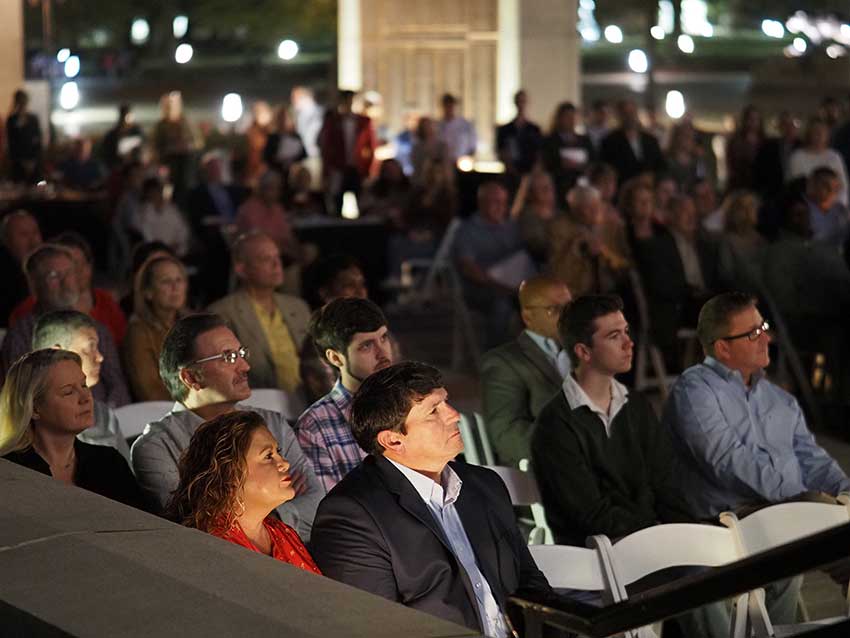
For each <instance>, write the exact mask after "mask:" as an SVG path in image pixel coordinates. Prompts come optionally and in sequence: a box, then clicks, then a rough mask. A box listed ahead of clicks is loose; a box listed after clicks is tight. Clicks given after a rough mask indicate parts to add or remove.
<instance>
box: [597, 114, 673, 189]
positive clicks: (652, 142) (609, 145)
mask: <svg viewBox="0 0 850 638" xmlns="http://www.w3.org/2000/svg"><path fill="white" fill-rule="evenodd" d="M640 144H641V149H642V151H643V157H642V158H641V159H638V158H637V157H636V156H635V152H634V151H633V150H632V145H631V144H629V138H628V137H626V134H625V133H624V132H623V129H620V128H618V129H615V130H613V131H611V132H610V133H609V134H608V135H606V136H605V139H603V140H602V145H601V146H600V150H599V155H600V158H601V159H602V161H603V162H607V163H608V164H610V165H611V166H613V167H614V168H615V169H617V176H618V177H617V182H618V183H619V184H623V183H624V182H625V181H626V180H628V179H630V178H632V177H634V176H635V175H638V174H640V173H643V172H645V171H652V172H653V173H656V174H657V173H660V172H663V171H664V170H665V169H666V168H667V161H666V160H665V159H664V155H662V154H661V148H660V147H659V146H658V140H657V139H655V136H654V135H652V134H650V133H647V132H646V131H641V132H640Z"/></svg>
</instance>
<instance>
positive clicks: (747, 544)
mask: <svg viewBox="0 0 850 638" xmlns="http://www.w3.org/2000/svg"><path fill="white" fill-rule="evenodd" d="M838 500H839V504H838V505H831V504H828V503H806V502H801V503H779V504H777V505H771V506H770V507H766V508H764V509H761V510H758V511H757V512H753V513H752V514H750V515H749V516H746V517H744V518H741V519H739V518H738V517H737V516H736V515H735V514H733V513H732V512H724V513H723V514H721V515H720V521H721V522H722V523H723V524H724V525H726V526H727V527H728V528H729V529H730V530H731V531H732V534H733V537H734V538H735V542H736V543H737V545H738V549H739V552H740V554H741V556H742V557H745V556H751V555H753V554H758V553H760V552H764V551H767V550H769V549H772V548H774V547H778V546H780V545H785V544H786V543H791V542H793V541H796V540H800V539H801V538H804V537H806V536H811V535H812V534H817V533H818V532H822V531H824V530H827V529H829V528H831V527H837V526H839V525H844V524H846V523H848V522H850V495H848V494H841V495H839V497H838ZM845 600H846V615H845V616H841V617H835V618H824V619H822V620H816V621H813V622H806V623H800V624H796V625H773V623H772V622H771V620H770V617H769V615H768V613H767V610H766V607H765V605H764V601H763V600H761V601H754V602H758V603H759V604H753V605H751V607H752V609H751V614H753V613H756V614H763V617H762V618H758V619H757V622H754V623H753V627H754V629H755V636H756V638H760V637H762V636H793V635H796V634H797V633H801V632H803V631H806V630H809V629H811V628H813V627H814V626H817V625H823V624H831V623H834V622H838V621H840V620H844V619H845V618H846V616H847V615H850V590H848V591H847V592H845Z"/></svg>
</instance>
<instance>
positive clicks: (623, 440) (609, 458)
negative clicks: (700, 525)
mask: <svg viewBox="0 0 850 638" xmlns="http://www.w3.org/2000/svg"><path fill="white" fill-rule="evenodd" d="M531 453H532V459H533V463H534V473H535V475H536V477H537V482H538V484H539V486H540V493H541V495H542V498H543V505H544V506H545V508H546V518H547V520H548V523H549V526H550V527H551V528H552V532H553V533H554V535H555V541H556V542H557V543H559V544H564V545H581V546H584V545H585V539H586V538H587V537H588V536H592V535H594V534H606V535H608V536H609V537H611V538H612V539H615V538H618V537H621V536H625V535H627V534H630V533H632V532H634V531H637V530H639V529H643V528H644V527H649V526H651V525H655V524H656V523H672V522H687V521H690V520H692V519H690V518H689V517H688V515H687V514H686V513H685V512H686V511H687V509H686V507H685V505H684V501H683V495H682V494H681V493H680V492H679V490H678V488H677V485H676V471H675V463H676V457H675V456H674V454H673V451H672V447H671V443H670V437H669V434H668V432H667V431H666V430H665V429H663V428H662V426H661V424H660V423H659V422H658V418H657V417H656V416H655V413H654V412H653V411H652V408H651V406H650V405H649V403H648V402H647V401H646V399H645V398H644V397H643V396H642V395H641V394H639V393H637V392H634V391H629V395H628V401H627V402H626V404H625V405H624V406H623V408H622V409H621V410H620V412H619V413H618V414H617V416H616V417H614V421H613V423H612V424H611V438H610V439H609V438H608V436H607V435H606V433H605V425H604V424H603V423H602V420H601V419H600V418H599V417H598V416H597V415H596V414H594V413H593V412H592V411H591V410H590V409H589V408H587V407H579V408H577V409H576V410H572V409H571V408H570V406H569V404H568V403H567V399H566V397H565V396H564V393H563V392H559V393H558V395H557V396H556V397H554V398H553V399H552V400H551V401H550V402H549V403H548V404H547V405H546V407H544V408H543V411H542V412H541V413H540V416H539V417H538V418H537V428H536V430H535V433H534V437H533V439H532V445H531Z"/></svg>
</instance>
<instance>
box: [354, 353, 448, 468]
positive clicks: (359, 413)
mask: <svg viewBox="0 0 850 638" xmlns="http://www.w3.org/2000/svg"><path fill="white" fill-rule="evenodd" d="M442 387H443V377H442V375H441V374H440V371H439V370H437V368H434V367H432V366H429V365H426V364H424V363H419V362H418V361H405V362H403V363H397V364H395V365H392V366H389V367H387V368H384V369H383V370H378V371H377V372H375V373H374V374H371V375H369V376H368V377H366V380H365V381H364V382H363V384H362V385H361V386H360V389H359V390H358V391H357V393H356V394H355V395H354V399H353V400H352V402H351V416H350V417H349V419H348V422H349V424H350V425H351V431H352V432H353V433H354V439H355V440H356V441H357V444H358V445H359V446H360V447H361V448H363V450H364V451H365V452H367V453H369V454H374V455H376V456H379V455H381V454H383V453H384V447H383V446H382V445H381V444H380V443H378V434H379V433H380V432H383V431H384V430H392V431H393V432H400V433H401V434H407V430H406V428H405V426H404V422H405V419H406V418H407V415H408V413H409V412H410V409H411V408H412V407H413V404H414V403H418V402H419V401H421V400H422V399H423V398H425V397H426V396H428V395H429V394H430V393H431V392H433V391H434V390H436V389H438V388H442Z"/></svg>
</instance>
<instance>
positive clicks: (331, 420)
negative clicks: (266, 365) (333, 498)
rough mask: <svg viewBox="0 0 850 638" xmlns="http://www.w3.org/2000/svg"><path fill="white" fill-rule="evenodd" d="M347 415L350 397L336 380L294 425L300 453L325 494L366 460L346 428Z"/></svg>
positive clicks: (348, 427) (347, 426) (348, 426)
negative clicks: (302, 453)
mask: <svg viewBox="0 0 850 638" xmlns="http://www.w3.org/2000/svg"><path fill="white" fill-rule="evenodd" d="M350 413H351V393H350V392H349V391H348V390H346V389H345V388H344V387H343V385H342V381H341V380H337V382H336V384H334V387H333V388H332V389H331V391H330V392H328V393H327V394H326V395H325V396H323V397H322V398H321V399H319V400H318V401H316V402H315V403H314V404H313V405H311V406H310V407H309V408H307V410H305V411H304V414H302V415H301V416H300V417H299V418H298V422H297V423H296V424H295V432H296V434H297V435H298V442H299V443H300V444H301V449H302V450H304V454H306V455H307V458H308V459H310V462H311V463H312V464H313V469H314V470H315V472H316V476H318V477H319V481H320V482H321V483H322V486H323V487H324V488H325V491H326V492H328V491H330V489H331V488H332V487H333V486H334V485H336V484H337V483H339V481H341V480H342V477H343V476H345V475H346V474H348V473H349V472H350V471H351V470H353V469H354V468H355V467H357V466H358V465H360V461H362V460H363V459H365V458H366V453H365V452H364V451H363V450H362V449H360V446H359V445H357V441H355V440H354V434H353V433H352V432H351V426H350V425H349V424H348V416H349V414H350Z"/></svg>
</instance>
